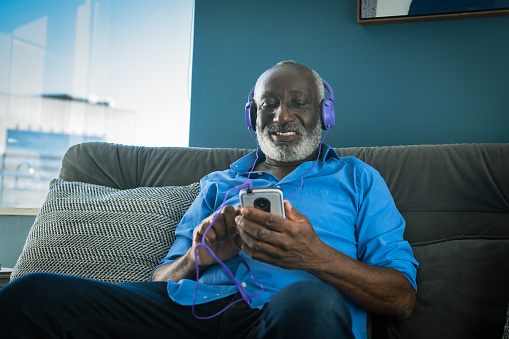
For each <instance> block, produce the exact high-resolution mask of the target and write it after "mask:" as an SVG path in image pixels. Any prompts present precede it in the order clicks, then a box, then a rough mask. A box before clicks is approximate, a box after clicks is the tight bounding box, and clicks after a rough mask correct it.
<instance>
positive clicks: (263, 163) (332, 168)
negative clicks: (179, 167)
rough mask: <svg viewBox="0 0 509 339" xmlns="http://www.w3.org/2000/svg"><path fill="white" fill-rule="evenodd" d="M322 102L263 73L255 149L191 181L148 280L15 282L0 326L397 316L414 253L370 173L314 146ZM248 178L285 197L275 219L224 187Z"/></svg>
mask: <svg viewBox="0 0 509 339" xmlns="http://www.w3.org/2000/svg"><path fill="white" fill-rule="evenodd" d="M323 100H324V89H323V85H322V79H321V78H320V76H319V75H318V74H317V73H316V72H315V71H313V70H311V69H309V68H308V67H306V66H304V65H301V64H298V63H296V62H293V61H285V62H281V63H279V64H277V65H275V66H274V67H272V68H270V69H269V70H267V71H266V72H264V73H263V74H262V75H261V76H260V78H259V79H258V81H257V83H256V87H255V91H254V104H255V105H256V106H255V108H254V109H255V113H256V117H255V118H254V121H255V126H253V127H255V129H256V133H257V136H258V140H259V143H260V148H261V150H262V152H263V154H261V155H260V156H259V157H257V155H256V154H255V153H254V152H253V153H251V154H248V155H247V156H245V157H243V158H242V159H240V160H238V161H236V162H235V163H233V164H232V166H231V169H230V170H226V171H223V172H215V173H211V174H209V175H207V176H206V177H204V178H203V179H202V180H201V189H200V194H199V196H198V197H197V199H196V200H195V202H194V203H193V205H192V206H191V207H190V209H189V210H188V211H187V213H186V215H185V216H184V218H183V220H182V222H181V223H180V225H179V226H178V228H177V231H176V234H177V240H176V241H175V243H174V244H173V246H172V248H171V249H170V251H169V253H168V255H167V257H166V258H165V259H163V261H162V262H161V263H160V265H159V266H158V267H157V268H156V269H155V270H154V272H153V274H152V277H151V282H146V283H123V284H108V283H103V282H96V281H90V280H85V279H81V278H75V277H62V276H55V275H49V274H36V275H32V276H27V277H22V278H20V279H18V280H17V281H15V282H13V283H12V284H10V285H8V286H7V287H6V288H4V289H5V293H4V291H2V293H0V303H1V304H2V305H5V303H11V304H13V303H15V300H16V298H20V296H21V295H23V298H24V301H22V302H20V303H19V304H22V305H24V307H19V308H16V307H15V308H14V309H12V308H11V307H10V306H9V307H8V308H7V307H3V308H2V311H0V312H2V314H0V319H1V320H0V321H2V320H3V321H5V322H3V324H6V323H9V324H14V325H15V326H6V325H3V326H2V328H3V329H5V328H6V327H9V330H11V329H13V328H14V329H16V327H17V328H20V330H19V332H18V333H20V337H22V336H23V337H29V336H31V335H32V336H36V337H38V338H42V337H52V338H53V337H76V338H80V337H95V338H100V337H104V338H111V337H122V338H127V337H137V336H140V335H145V336H151V337H156V336H165V337H171V338H196V337H200V338H202V337H203V338H208V337H218V338H246V337H247V338H322V337H330V338H365V337H366V311H370V312H376V313H381V314H385V315H389V316H393V317H398V318H405V317H408V316H409V315H410V314H411V312H412V310H413V308H414V306H415V302H416V293H415V289H416V284H415V274H416V268H417V262H416V261H415V259H414V258H413V255H412V251H411V248H410V246H409V244H408V243H407V242H406V241H404V240H403V237H402V236H403V231H404V225H405V223H404V220H403V218H402V217H401V215H400V214H399V212H398V210H397V209H396V207H395V205H394V202H393V200H392V197H391V196H390V193H389V191H388V189H387V186H386V185H385V182H384V181H383V179H382V178H381V177H380V175H379V174H378V172H376V171H375V170H374V169H373V168H371V167H370V166H368V165H366V164H364V163H362V162H361V161H359V160H357V159H355V158H352V157H348V158H340V157H339V156H338V155H337V154H336V152H334V150H333V149H332V148H330V147H329V146H327V145H322V144H321V142H320V141H321V129H322V126H323V118H322V110H323V108H322V102H323ZM255 162H256V163H255ZM248 177H250V178H251V180H252V185H253V187H276V186H279V187H280V188H281V189H282V191H283V193H284V196H285V197H290V198H289V199H288V200H285V202H284V209H285V214H286V218H282V217H279V216H276V215H272V214H270V213H267V212H264V211H261V210H258V209H255V208H251V207H244V208H240V207H239V206H238V204H239V197H238V194H230V195H227V193H228V191H230V190H231V189H232V188H234V187H237V186H239V185H242V184H243V183H245V182H246V179H247V178H248ZM301 183H303V186H301ZM223 201H226V203H224V204H223V203H222V202H223ZM234 206H236V207H234ZM212 223H213V225H212V227H210V225H211V224H212ZM204 237H205V239H204ZM202 243H205V244H206V245H207V247H208V249H207V248H205V246H201V245H200V244H202ZM209 251H210V252H209ZM211 252H212V253H213V254H214V255H211ZM218 261H220V262H221V263H224V265H219V264H218ZM225 268H226V269H227V270H228V271H229V273H230V274H231V275H230V274H228V272H227V270H226V269H225ZM232 278H233V280H232ZM234 281H236V282H237V284H235V283H234ZM239 285H240V286H242V287H243V288H241V287H239ZM30 300H32V301H33V302H32V303H29V302H28V301H30ZM27 305H32V307H31V308H30V309H27ZM4 313H5V314H4ZM13 333H16V331H13ZM12 335H13V336H12V337H15V336H14V334H12Z"/></svg>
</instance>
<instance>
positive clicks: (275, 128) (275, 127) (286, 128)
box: [264, 122, 306, 135]
mask: <svg viewBox="0 0 509 339" xmlns="http://www.w3.org/2000/svg"><path fill="white" fill-rule="evenodd" d="M264 130H265V131H267V132H269V133H277V132H279V133H286V132H295V133H297V134H301V135H302V134H305V133H306V130H305V129H304V127H302V126H296V125H288V124H280V123H278V122H275V123H273V124H271V125H267V126H265V128H264Z"/></svg>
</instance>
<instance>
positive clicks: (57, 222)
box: [11, 179, 199, 282]
mask: <svg viewBox="0 0 509 339" xmlns="http://www.w3.org/2000/svg"><path fill="white" fill-rule="evenodd" d="M198 191H199V184H198V183H193V184H191V185H188V186H167V187H139V188H135V189H129V190H118V189H114V188H110V187H104V186H97V185H92V184H86V183H81V182H67V181H63V180H59V179H55V180H53V181H52V182H51V184H50V191H49V193H48V196H47V198H46V201H45V202H44V204H43V206H42V208H41V210H40V212H39V215H38V216H37V218H36V219H35V223H34V225H33V226H32V228H31V230H30V233H29V235H28V238H27V240H26V243H25V246H24V248H23V251H22V253H21V256H20V257H19V259H18V262H17V263H16V265H15V267H14V272H13V273H12V276H11V279H15V278H18V277H20V276H22V275H25V274H28V273H33V272H52V273H61V274H69V275H75V276H81V277H86V278H90V279H96V280H103V281H109V282H126V281H147V280H148V279H149V277H150V274H151V272H152V270H153V269H154V268H155V267H156V265H157V264H158V262H159V261H160V260H161V259H162V258H163V257H164V256H165V255H166V254H167V252H168V250H169V248H170V246H171V244H172V243H173V241H175V234H174V233H175V228H176V226H177V224H178V223H179V222H180V219H181V218H182V216H183V215H184V213H185V212H186V211H187V209H188V208H189V206H190V205H191V203H192V202H193V200H194V199H195V198H196V196H197V194H198Z"/></svg>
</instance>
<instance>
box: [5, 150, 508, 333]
mask: <svg viewBox="0 0 509 339" xmlns="http://www.w3.org/2000/svg"><path fill="white" fill-rule="evenodd" d="M250 151H251V150H248V149H208V148H178V147H158V148H153V147H136V146H125V145H118V144H109V143H84V144H78V145H75V146H72V147H71V148H70V149H69V150H68V151H67V153H66V155H65V157H64V158H63V161H62V168H61V171H60V175H59V178H58V179H55V180H53V181H52V183H51V185H50V190H49V193H48V197H47V199H46V201H45V203H44V204H43V206H42V208H41V210H40V212H39V215H38V216H37V218H36V220H35V222H34V225H33V227H32V229H31V231H30V234H29V236H28V238H27V240H26V244H25V246H24V248H23V252H22V254H21V256H20V258H19V260H18V262H17V264H16V266H15V268H14V272H13V274H12V279H16V278H18V277H20V276H22V275H25V274H28V273H31V272H40V271H45V272H55V273H62V274H72V275H78V276H84V277H87V278H91V279H99V280H104V281H111V282H120V281H143V280H148V279H149V277H150V273H151V271H152V269H153V268H154V267H155V266H156V265H157V263H158V262H159V260H161V259H162V258H163V257H164V256H165V254H166V253H167V251H168V249H169V247H170V246H171V243H172V242H173V241H174V239H175V236H174V234H173V233H174V229H175V227H176V225H177V224H178V222H179V220H180V218H181V217H182V215H183V213H185V211H186V210H187V208H188V207H189V206H190V204H191V202H192V201H193V199H194V198H195V197H196V195H197V194H198V190H199V185H198V181H199V180H200V178H201V177H203V176H204V175H205V174H207V173H209V172H212V171H215V170H223V169H226V168H228V167H229V165H230V163H232V162H233V161H234V160H236V159H238V158H240V157H242V156H243V155H245V154H247V153H248V152H250ZM336 151H337V152H338V154H339V155H340V156H355V157H357V158H359V159H361V160H362V161H364V162H366V163H368V164H370V165H371V166H373V167H374V168H375V169H377V170H378V171H379V172H380V173H381V175H382V177H383V178H384V179H385V181H386V183H387V185H388V187H389V189H390V191H391V193H392V195H393V197H394V200H395V202H396V205H397V207H398V209H399V211H400V212H401V214H402V215H403V217H404V218H405V220H406V223H407V226H406V231H405V234H404V236H405V238H406V240H408V241H409V243H410V244H411V245H412V249H413V251H414V255H415V257H416V259H417V261H418V262H419V263H420V266H419V268H418V273H417V285H418V291H417V305H416V308H415V310H414V312H413V314H412V315H411V316H410V318H408V319H405V320H394V319H389V318H385V317H383V316H379V315H376V314H369V315H368V323H367V325H366V326H367V328H368V335H369V337H371V338H376V339H378V338H407V339H408V338H411V339H412V338H423V339H429V338H462V339H465V338H497V339H500V338H502V336H503V332H504V326H505V327H506V331H507V314H508V313H507V312H508V302H509V144H452V145H418V146H390V147H357V148H336ZM506 335H507V332H506Z"/></svg>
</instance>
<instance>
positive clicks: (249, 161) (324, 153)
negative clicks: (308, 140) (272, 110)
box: [230, 144, 339, 174]
mask: <svg viewBox="0 0 509 339" xmlns="http://www.w3.org/2000/svg"><path fill="white" fill-rule="evenodd" d="M255 159H256V151H253V152H251V153H249V154H247V155H245V156H243V157H242V158H240V159H239V160H237V161H235V162H234V163H232V164H231V165H230V168H231V169H232V170H233V171H235V172H236V173H238V174H245V173H248V172H249V171H250V170H251V168H252V167H253V164H254V162H255ZM320 159H321V160H324V161H327V160H330V159H339V155H338V154H337V153H336V151H335V150H334V149H333V148H332V147H330V146H329V145H327V144H322V149H321V151H320ZM264 160H265V154H263V152H262V151H261V150H260V151H258V160H257V161H256V163H257V164H258V163H260V162H262V161H264Z"/></svg>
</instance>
